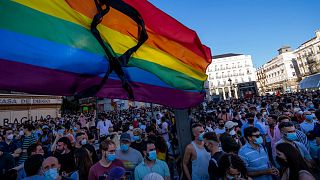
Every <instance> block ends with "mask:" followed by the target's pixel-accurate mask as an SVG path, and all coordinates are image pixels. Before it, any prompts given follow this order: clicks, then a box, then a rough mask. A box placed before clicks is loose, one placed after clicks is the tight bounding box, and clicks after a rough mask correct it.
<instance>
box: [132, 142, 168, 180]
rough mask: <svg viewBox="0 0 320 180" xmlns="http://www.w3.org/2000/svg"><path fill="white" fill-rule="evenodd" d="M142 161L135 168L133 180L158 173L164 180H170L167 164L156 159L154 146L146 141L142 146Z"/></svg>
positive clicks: (140, 179)
mask: <svg viewBox="0 0 320 180" xmlns="http://www.w3.org/2000/svg"><path fill="white" fill-rule="evenodd" d="M143 154H144V157H145V158H144V160H143V161H142V162H141V163H140V164H139V165H138V166H137V167H136V168H135V170H134V179H135V180H142V179H144V177H145V176H147V175H148V174H150V173H158V174H159V175H161V176H162V177H163V178H164V179H165V180H170V172H169V167H168V165H167V163H165V162H164V161H161V160H159V159H157V151H156V146H155V145H154V143H153V142H151V141H147V142H145V143H144V145H143Z"/></svg>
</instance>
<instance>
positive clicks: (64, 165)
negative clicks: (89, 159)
mask: <svg viewBox="0 0 320 180" xmlns="http://www.w3.org/2000/svg"><path fill="white" fill-rule="evenodd" d="M53 155H54V156H55V157H56V158H57V159H58V160H59V163H60V164H61V168H60V171H61V172H64V173H67V174H68V173H71V172H73V171H75V163H74V162H75V160H74V151H73V148H72V145H71V142H70V139H69V138H67V137H61V138H60V139H59V140H58V141H57V145H56V147H55V151H54V153H53Z"/></svg>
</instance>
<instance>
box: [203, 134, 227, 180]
mask: <svg viewBox="0 0 320 180" xmlns="http://www.w3.org/2000/svg"><path fill="white" fill-rule="evenodd" d="M203 138H204V145H205V148H206V150H207V151H208V152H210V154H211V159H210V161H209V167H208V173H209V177H210V180H218V179H219V175H220V173H219V168H218V167H219V166H218V162H219V160H220V158H221V156H222V155H223V154H224V152H223V151H221V150H220V149H219V141H218V137H217V135H216V134H215V133H214V132H207V133H205V134H204V135H203Z"/></svg>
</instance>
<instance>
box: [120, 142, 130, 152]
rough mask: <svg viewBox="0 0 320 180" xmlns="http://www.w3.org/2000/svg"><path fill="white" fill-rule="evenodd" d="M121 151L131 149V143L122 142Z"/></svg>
mask: <svg viewBox="0 0 320 180" xmlns="http://www.w3.org/2000/svg"><path fill="white" fill-rule="evenodd" d="M120 149H121V151H125V152H126V151H128V150H129V145H128V144H121V145H120Z"/></svg>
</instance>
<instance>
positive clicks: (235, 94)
mask: <svg viewBox="0 0 320 180" xmlns="http://www.w3.org/2000/svg"><path fill="white" fill-rule="evenodd" d="M234 96H235V97H236V99H238V89H237V88H236V87H235V88H234Z"/></svg>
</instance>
